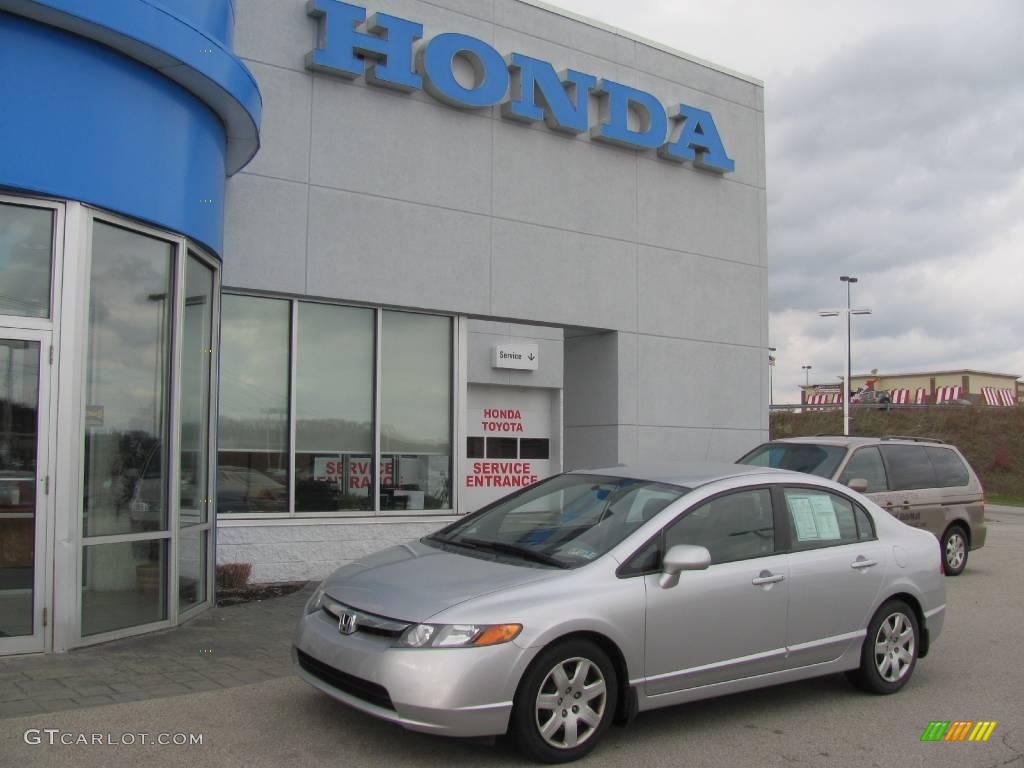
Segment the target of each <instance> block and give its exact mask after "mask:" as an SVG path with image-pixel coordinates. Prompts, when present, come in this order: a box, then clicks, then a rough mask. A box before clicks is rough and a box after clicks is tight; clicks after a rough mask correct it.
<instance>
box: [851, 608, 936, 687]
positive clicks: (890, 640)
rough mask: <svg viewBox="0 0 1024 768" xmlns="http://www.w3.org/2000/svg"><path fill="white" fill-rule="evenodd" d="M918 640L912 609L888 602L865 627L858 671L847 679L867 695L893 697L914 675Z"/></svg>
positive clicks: (918, 646)
mask: <svg viewBox="0 0 1024 768" xmlns="http://www.w3.org/2000/svg"><path fill="white" fill-rule="evenodd" d="M920 636H921V628H920V626H919V625H918V623H917V614H916V613H914V609H913V608H911V607H910V606H909V605H907V604H906V603H905V602H903V601H902V600H889V601H888V602H886V603H885V604H883V605H882V607H881V608H879V609H878V611H876V612H875V615H874V616H873V617H872V619H871V623H870V624H868V632H867V636H866V637H865V638H864V647H863V648H862V649H861V654H860V668H859V669H857V670H855V671H854V672H852V673H851V674H850V679H851V680H853V682H854V683H856V684H857V685H858V686H860V687H861V688H863V689H864V690H865V691H868V692H870V693H878V694H889V693H896V691H898V690H899V689H900V688H902V687H903V686H904V685H906V684H907V681H908V680H910V676H911V675H912V674H913V673H914V667H915V666H916V665H917V653H918V649H919V648H920Z"/></svg>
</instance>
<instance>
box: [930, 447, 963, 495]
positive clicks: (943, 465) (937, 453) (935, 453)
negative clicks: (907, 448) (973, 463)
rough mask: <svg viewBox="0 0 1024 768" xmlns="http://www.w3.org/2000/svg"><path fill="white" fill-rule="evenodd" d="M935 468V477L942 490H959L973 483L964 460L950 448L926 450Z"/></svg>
mask: <svg viewBox="0 0 1024 768" xmlns="http://www.w3.org/2000/svg"><path fill="white" fill-rule="evenodd" d="M925 451H927V452H928V458H929V459H931V460H932V466H933V467H934V468H935V477H936V480H937V484H938V487H940V488H957V487H959V486H963V485H967V484H968V483H970V482H971V476H970V473H969V472H968V471H967V467H965V466H964V462H963V460H962V459H961V458H960V457H959V456H957V454H956V452H955V451H951V450H950V449H949V448H930V447H929V448H925Z"/></svg>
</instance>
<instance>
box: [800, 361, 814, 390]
mask: <svg viewBox="0 0 1024 768" xmlns="http://www.w3.org/2000/svg"><path fill="white" fill-rule="evenodd" d="M800 367H801V368H803V369H804V387H809V386H811V368H813V367H814V366H811V365H801V366H800Z"/></svg>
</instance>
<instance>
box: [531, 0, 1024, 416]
mask: <svg viewBox="0 0 1024 768" xmlns="http://www.w3.org/2000/svg"><path fill="white" fill-rule="evenodd" d="M551 2H553V3H554V4H556V5H558V6H560V7H563V8H566V9H568V10H571V11H574V12H576V13H579V14H583V15H586V16H589V17H591V18H595V19H599V20H600V21H603V22H605V23H607V24H611V25H613V26H616V27H620V28H622V29H626V30H629V31H631V32H635V33H637V34H640V35H642V36H644V37H648V38H651V39H654V40H658V41H659V42H663V43H665V44H666V45H670V46H672V47H674V48H677V49H680V50H682V51H685V52H687V53H691V54H693V55H695V56H698V57H701V58H704V59H707V60H709V61H713V62H715V63H717V64H720V65H722V66H725V67H728V68H730V69H734V70H738V71H740V72H744V73H747V74H750V75H753V76H754V77H757V78H759V79H761V80H763V81H764V83H765V120H766V134H767V137H766V141H767V158H768V252H769V259H770V261H769V265H770V272H769V274H770V307H771V318H770V323H771V331H770V332H771V345H772V346H774V347H777V349H778V351H777V353H776V357H777V359H778V364H777V367H776V368H775V377H774V384H775V386H774V391H775V402H776V403H780V402H794V401H796V400H798V398H799V393H798V385H799V384H800V383H802V382H803V380H804V372H803V371H802V370H801V366H802V365H812V366H813V370H812V371H811V380H812V382H813V381H819V382H826V381H827V382H835V381H837V377H838V376H841V375H842V372H843V333H844V328H843V326H844V324H843V323H842V322H841V321H840V320H838V319H836V318H830V319H823V318H819V317H818V316H817V310H818V309H823V308H831V307H838V306H845V303H846V290H845V285H844V284H843V283H841V282H840V281H839V276H840V275H843V274H850V275H855V276H856V277H858V278H859V279H860V282H859V283H858V284H857V285H856V286H854V297H853V301H854V305H855V306H864V307H870V308H871V309H872V310H873V312H874V314H873V315H871V316H866V317H855V318H854V319H853V324H854V329H853V346H854V349H853V368H854V373H855V374H856V373H858V372H867V371H870V370H871V369H873V368H877V369H878V370H879V371H880V372H882V373H885V372H894V373H897V372H906V371H919V370H920V371H923V370H936V369H949V368H978V369H981V370H990V371H998V372H1006V373H1016V374H1018V375H1024V263H1022V262H1024V40H1022V37H1021V33H1022V32H1024V2H1022V1H1021V0H972V1H971V2H968V3H964V2H952V1H950V0H900V1H899V2H892V1H891V0H856V1H855V2H850V0H771V2H759V1H758V0H715V2H706V1H704V2H695V0H628V2H627V1H626V0H551Z"/></svg>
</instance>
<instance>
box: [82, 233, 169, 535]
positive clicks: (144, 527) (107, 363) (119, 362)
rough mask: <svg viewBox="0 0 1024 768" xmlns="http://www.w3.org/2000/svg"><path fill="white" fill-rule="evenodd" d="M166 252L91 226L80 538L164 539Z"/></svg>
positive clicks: (147, 240)
mask: <svg viewBox="0 0 1024 768" xmlns="http://www.w3.org/2000/svg"><path fill="white" fill-rule="evenodd" d="M173 264H174V249H173V246H172V245H171V244H170V243H166V242H164V241H162V240H157V239H155V238H152V237H147V236H145V235H140V234H137V233H135V232H129V231H127V230H124V229H119V228H118V227H114V226H111V225H109V224H104V223H102V222H100V221H96V222H95V223H94V225H93V250H92V273H91V276H90V281H89V291H90V294H89V316H88V349H87V351H86V361H85V367H86V382H85V392H86V395H85V397H86V416H85V485H84V489H83V534H84V535H85V536H102V535H109V534H121V533H138V532H140V531H164V530H167V519H168V518H167V503H166V499H167V482H166V466H165V464H166V455H167V452H166V451H164V450H163V446H164V444H165V441H166V439H167V401H168V392H167V390H168V387H167V384H168V373H169V371H170V349H171V333H170V328H171V322H172V317H173V311H172V310H173V305H174V296H173V292H172V272H173V270H172V267H173Z"/></svg>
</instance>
